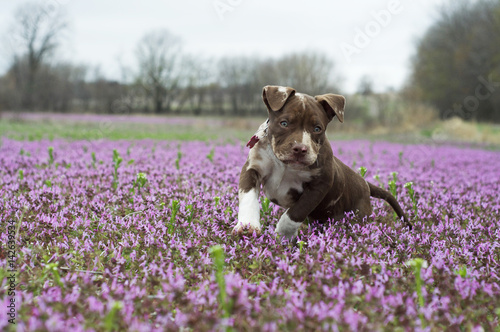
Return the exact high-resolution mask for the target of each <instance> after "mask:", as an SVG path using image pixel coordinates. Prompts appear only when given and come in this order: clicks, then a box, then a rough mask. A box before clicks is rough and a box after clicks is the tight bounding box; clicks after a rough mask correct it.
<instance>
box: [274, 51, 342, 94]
mask: <svg viewBox="0 0 500 332" xmlns="http://www.w3.org/2000/svg"><path fill="white" fill-rule="evenodd" d="M333 69H334V64H333V61H332V60H331V59H330V58H328V57H327V56H326V55H324V54H321V53H314V52H304V53H293V54H290V55H287V56H284V57H282V58H280V59H279V60H278V61H277V62H276V70H275V72H276V75H277V79H278V80H279V82H280V84H281V85H287V86H291V87H294V88H296V89H297V91H302V92H305V93H309V94H318V93H320V92H328V91H330V90H332V91H333V90H337V89H338V87H336V86H335V83H332V78H333V77H332V76H333V74H334V72H333Z"/></svg>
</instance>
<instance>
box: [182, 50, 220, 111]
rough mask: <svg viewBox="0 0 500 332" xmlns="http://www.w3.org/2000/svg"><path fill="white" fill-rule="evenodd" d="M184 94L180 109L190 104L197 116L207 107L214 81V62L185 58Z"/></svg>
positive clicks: (192, 57) (183, 64)
mask: <svg viewBox="0 0 500 332" xmlns="http://www.w3.org/2000/svg"><path fill="white" fill-rule="evenodd" d="M182 68H183V75H182V77H183V79H182V84H181V86H182V92H181V95H180V98H179V100H178V104H179V106H178V107H181V106H182V105H184V104H188V107H189V108H190V110H192V111H193V113H194V114H195V115H200V114H201V111H202V109H203V108H204V107H205V108H206V105H205V102H206V98H207V95H208V92H209V86H210V84H211V83H212V81H213V77H214V75H213V61H212V60H209V59H203V58H200V57H195V56H192V55H190V56H185V57H184V58H183V61H182Z"/></svg>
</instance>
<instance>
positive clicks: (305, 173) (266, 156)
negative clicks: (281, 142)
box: [249, 145, 315, 208]
mask: <svg viewBox="0 0 500 332" xmlns="http://www.w3.org/2000/svg"><path fill="white" fill-rule="evenodd" d="M252 152H253V151H252ZM255 153H257V154H258V156H255V157H256V158H252V156H250V157H251V162H250V165H249V167H250V168H251V167H252V166H257V168H258V169H259V171H260V172H261V176H262V180H263V182H262V187H263V190H264V193H265V194H266V196H267V198H269V199H270V200H273V201H275V202H277V203H278V205H280V206H282V207H284V208H289V207H291V206H292V204H293V203H294V201H293V197H292V196H291V195H290V190H291V189H293V190H296V191H297V193H299V194H301V193H302V192H303V191H304V184H305V183H307V182H309V181H310V180H311V179H312V177H313V175H314V174H313V173H315V172H314V171H311V170H310V169H307V168H295V167H292V166H288V165H286V164H284V163H283V162H281V161H280V160H278V158H276V156H275V155H274V153H273V151H272V148H271V147H270V146H269V145H268V146H267V147H265V148H261V149H259V150H258V151H257V150H256V151H255Z"/></svg>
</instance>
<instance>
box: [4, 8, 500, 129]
mask: <svg viewBox="0 0 500 332" xmlns="http://www.w3.org/2000/svg"><path fill="white" fill-rule="evenodd" d="M67 27H68V24H67V17H66V16H65V15H63V14H62V13H61V12H59V11H58V9H57V8H54V7H47V6H44V5H43V4H40V3H27V4H24V5H21V6H20V7H19V8H18V9H17V11H16V12H15V16H14V25H13V26H12V28H11V30H10V31H9V33H8V35H7V37H8V38H7V40H8V41H9V44H10V45H7V44H6V46H8V47H9V48H10V49H11V50H12V56H11V64H10V66H9V69H8V70H7V72H6V73H5V74H3V76H0V110H2V109H4V110H24V111H55V112H98V113H118V112H143V113H152V114H194V115H201V114H224V115H237V116H243V115H252V114H258V115H260V114H261V112H262V107H261V106H262V105H261V96H260V91H261V88H262V86H264V85H266V84H279V85H288V86H293V87H295V88H297V90H299V91H303V92H306V93H310V94H317V93H318V91H320V92H324V91H333V92H337V93H342V91H341V86H338V85H337V84H336V82H338V81H339V74H338V73H337V72H336V70H335V64H334V62H333V60H332V59H331V58H329V57H328V56H327V55H325V54H322V53H319V52H298V53H293V54H288V55H284V56H282V57H279V58H259V57H250V56H240V57H237V56H231V57H224V58H220V59H209V58H204V57H201V56H199V55H193V54H188V53H185V52H183V51H182V46H183V45H182V41H181V39H180V38H179V37H178V36H176V35H175V34H173V33H171V32H169V31H167V30H157V31H152V32H149V33H147V34H146V35H144V36H143V37H142V38H141V39H140V40H139V41H138V42H137V45H136V48H135V53H134V56H135V66H134V67H133V68H126V67H122V75H121V76H122V79H120V80H110V79H107V78H106V76H105V75H104V74H102V72H101V71H100V70H99V68H98V67H94V68H93V67H90V66H86V65H80V64H74V63H70V62H63V61H58V59H59V56H58V55H59V52H60V51H61V45H62V44H63V40H64V39H65V38H66V37H67V35H68V33H69V32H68V28H67ZM411 65H412V71H411V76H410V77H409V79H408V82H407V84H406V86H405V87H404V89H403V90H402V91H400V94H399V95H400V98H404V99H405V100H407V101H410V102H411V101H415V102H419V103H425V104H428V105H431V106H432V107H434V108H435V109H436V112H437V114H438V115H439V116H440V117H441V118H449V117H452V116H459V117H462V118H464V119H467V120H468V119H476V120H479V121H495V122H500V2H499V1H498V0H478V1H465V0H463V1H458V2H457V1H455V2H450V3H449V4H448V5H446V6H444V7H443V8H442V9H441V11H440V15H439V17H438V18H437V20H436V22H435V23H434V24H433V25H432V26H431V27H430V28H429V29H428V31H426V32H425V34H424V35H423V36H422V38H421V39H420V40H419V41H418V43H417V47H416V53H415V56H414V57H413V59H412V63H411ZM370 94H373V91H372V86H371V81H370V80H369V79H367V78H366V77H365V78H363V79H362V80H361V82H360V86H359V93H358V95H359V96H367V95H370ZM378 99H379V98H375V99H373V98H372V100H378ZM366 107H368V106H366ZM367 109H368V108H367ZM358 111H359V110H358ZM359 112H360V111H359ZM361 113H363V112H361ZM365 113H366V112H365Z"/></svg>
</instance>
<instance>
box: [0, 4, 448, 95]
mask: <svg viewBox="0 0 500 332" xmlns="http://www.w3.org/2000/svg"><path fill="white" fill-rule="evenodd" d="M41 2H42V3H45V4H56V5H57V6H61V8H62V9H63V10H65V11H66V14H67V17H68V18H69V20H70V27H71V29H70V32H69V34H68V35H69V38H68V39H67V40H66V42H65V44H64V45H63V48H62V54H61V58H63V59H65V60H71V61H72V62H73V63H84V64H88V65H92V66H95V65H100V66H101V69H102V72H103V73H104V74H106V76H108V77H110V78H115V79H118V78H119V72H120V71H119V65H118V63H120V62H121V63H123V64H125V65H127V66H133V64H134V48H135V46H136V44H137V42H138V40H139V39H140V38H141V36H143V35H144V34H145V33H147V32H149V31H152V30H156V29H162V28H166V29H168V30H169V31H170V32H172V33H173V34H176V35H178V36H180V37H181V38H182V40H183V45H184V50H185V51H186V52H189V53H193V54H195V55H199V56H202V57H216V58H217V57H221V56H228V55H256V56H261V57H278V56H281V55H283V54H287V53H290V52H295V51H305V50H314V51H319V52H323V53H325V54H326V55H328V56H330V57H331V58H332V59H333V60H334V62H335V67H336V71H337V73H338V74H340V77H342V79H341V80H340V82H337V83H338V84H339V86H341V87H342V88H343V92H354V91H355V90H356V89H357V86H358V84H359V81H360V79H361V77H362V76H363V75H367V76H369V77H370V78H371V79H372V81H373V82H374V86H375V90H376V91H385V90H386V89H388V88H395V89H398V88H399V87H401V85H402V84H403V82H404V81H405V80H406V78H407V77H408V74H409V69H410V59H411V56H412V55H413V54H414V53H415V45H416V41H417V40H418V39H419V38H420V37H421V36H422V35H423V33H424V32H425V31H426V29H427V28H428V27H429V26H430V25H431V24H432V23H433V22H434V21H435V19H436V18H437V17H438V11H439V8H440V7H441V6H442V5H443V4H445V3H448V1H447V0H419V1H410V0H399V1H398V0H352V1H334V0H331V1H326V0H323V1H319V0H309V1H300V0H286V1H285V0H196V1H195V0H163V1H159V0H142V1H139V0H120V1H118V0H43V1H41ZM19 3H21V1H18V0H16V1H13V0H0V35H2V37H5V35H6V34H7V31H8V29H9V27H10V26H11V25H12V23H13V18H12V17H13V13H14V11H15V9H16V7H17V5H18V4H19ZM0 40H1V39H0ZM0 46H1V44H0ZM9 63H10V59H9V57H8V52H6V51H5V50H0V73H3V72H5V70H6V69H7V67H8V65H9ZM270 83H271V82H270ZM272 83H279V82H272ZM320 92H322V91H318V93H320Z"/></svg>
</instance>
